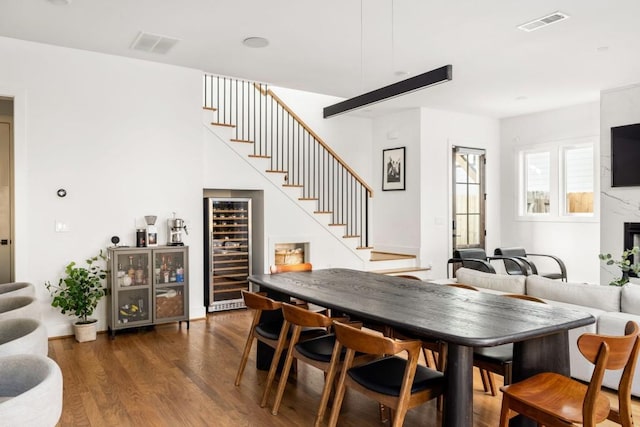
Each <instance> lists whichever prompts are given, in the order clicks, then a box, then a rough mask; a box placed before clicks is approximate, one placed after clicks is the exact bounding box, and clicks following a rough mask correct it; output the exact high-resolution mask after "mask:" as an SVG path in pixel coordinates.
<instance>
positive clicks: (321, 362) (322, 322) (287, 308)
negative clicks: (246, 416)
mask: <svg viewBox="0 0 640 427" xmlns="http://www.w3.org/2000/svg"><path fill="white" fill-rule="evenodd" d="M282 314H283V316H284V320H285V326H284V328H287V329H288V328H290V327H291V326H293V328H292V331H291V338H290V341H289V348H288V350H287V357H286V359H285V362H284V366H283V368H282V374H281V378H286V377H287V376H288V375H289V370H290V368H291V365H292V363H293V361H294V359H295V360H298V361H301V362H304V363H306V364H308V365H311V366H313V367H315V368H318V369H320V370H321V371H323V372H324V373H325V377H326V374H327V372H328V371H329V365H330V363H331V355H332V353H333V348H334V345H335V342H336V337H335V335H334V334H332V333H328V332H327V333H326V334H324V335H321V336H318V337H315V338H311V339H306V340H305V339H301V336H302V335H301V333H302V331H303V330H304V328H326V329H327V330H328V328H329V327H330V326H331V325H332V324H333V321H335V320H340V321H345V322H346V321H348V319H347V318H335V317H334V318H331V317H328V316H325V315H324V314H321V313H316V312H312V311H309V310H305V309H304V308H300V307H297V306H295V305H291V304H286V303H284V304H282ZM345 354H346V350H345V351H343V352H342V353H341V358H344V355H345ZM356 359H357V360H358V362H360V363H361V362H364V361H367V360H371V357H370V356H369V355H358V356H357V357H356ZM286 386H287V382H286V381H283V380H281V381H280V382H279V384H278V390H277V392H276V398H275V401H274V403H273V408H272V411H271V413H272V414H273V415H277V414H278V410H279V409H280V404H281V402H282V397H283V395H284V390H285V387H286ZM331 390H332V383H330V382H326V383H325V386H324V388H323V392H322V397H321V398H320V405H319V407H318V413H317V416H316V423H315V425H316V426H318V425H320V423H321V422H322V419H323V417H324V413H325V409H326V407H327V402H328V401H329V394H330V393H331Z"/></svg>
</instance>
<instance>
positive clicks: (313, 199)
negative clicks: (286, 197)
mask: <svg viewBox="0 0 640 427" xmlns="http://www.w3.org/2000/svg"><path fill="white" fill-rule="evenodd" d="M298 200H307V201H314V202H315V201H317V200H318V198H317V197H298Z"/></svg>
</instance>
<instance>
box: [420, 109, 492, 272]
mask: <svg viewBox="0 0 640 427" xmlns="http://www.w3.org/2000/svg"><path fill="white" fill-rule="evenodd" d="M499 135H500V130H499V123H498V120H496V119H491V118H487V117H481V116H474V115H470V114H463V113H455V112H451V111H443V110H433V109H426V108H423V109H422V111H421V147H422V148H421V152H420V162H419V163H420V167H421V193H420V194H421V197H422V199H421V210H420V223H421V245H422V251H421V254H420V263H421V265H423V266H427V265H431V267H432V270H431V274H430V277H432V278H436V279H437V278H443V277H446V275H447V270H446V268H447V260H448V259H449V258H450V257H451V255H452V247H453V240H452V233H453V230H452V219H453V214H452V203H453V201H452V189H451V179H452V178H451V177H452V162H453V159H452V149H453V146H462V147H471V148H480V149H484V150H485V151H486V159H487V167H486V172H485V183H486V186H485V190H486V193H487V202H486V206H485V207H486V230H487V236H486V249H487V252H490V251H493V248H494V247H495V245H497V244H499V242H500V239H501V219H500V204H501V200H502V199H501V192H500V167H501V165H500V150H501V148H500V141H499Z"/></svg>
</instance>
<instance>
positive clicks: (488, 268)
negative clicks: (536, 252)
mask: <svg viewBox="0 0 640 427" xmlns="http://www.w3.org/2000/svg"><path fill="white" fill-rule="evenodd" d="M504 258H505V257H504V256H488V255H487V253H486V252H485V250H484V249H482V248H464V249H456V250H454V251H453V258H450V259H449V260H448V261H447V266H448V265H449V264H458V265H462V267H465V268H470V269H473V270H478V271H482V272H485V273H492V274H495V273H496V269H495V267H494V266H493V265H491V261H493V260H502V261H504ZM509 261H510V264H509V265H510V266H515V267H516V268H513V269H512V270H507V271H506V272H507V274H517V275H525V276H526V275H528V274H529V273H530V269H529V267H528V266H527V264H526V263H525V262H523V261H521V260H520V259H518V258H509ZM454 269H455V265H454ZM448 276H449V268H448V267H447V277H448ZM454 277H455V274H454Z"/></svg>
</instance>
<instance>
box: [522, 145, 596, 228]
mask: <svg viewBox="0 0 640 427" xmlns="http://www.w3.org/2000/svg"><path fill="white" fill-rule="evenodd" d="M589 146H590V147H591V148H592V153H593V163H592V167H593V212H592V213H583V212H579V213H568V212H566V203H567V202H566V200H567V196H566V194H567V193H566V170H565V169H566V167H565V160H566V158H565V152H566V151H567V150H570V149H573V148H584V147H589ZM539 152H548V153H549V154H550V156H549V158H550V168H549V171H550V189H549V212H548V213H528V212H527V209H526V192H527V188H526V185H527V180H526V169H525V165H526V161H525V157H526V155H527V154H530V153H539ZM598 155H599V144H598V137H597V136H588V137H581V138H572V139H567V140H558V141H552V142H546V143H541V144H531V145H522V146H519V147H516V148H515V164H516V171H515V172H516V180H515V182H517V183H518V184H517V188H516V189H515V192H516V197H515V200H516V203H517V206H516V209H515V210H516V219H517V220H518V221H531V222H536V221H549V222H598V221H599V220H600V219H599V217H600V197H599V194H600V191H599V190H600V180H599V178H600V177H599V175H598V163H599V162H598V161H597V160H598Z"/></svg>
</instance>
